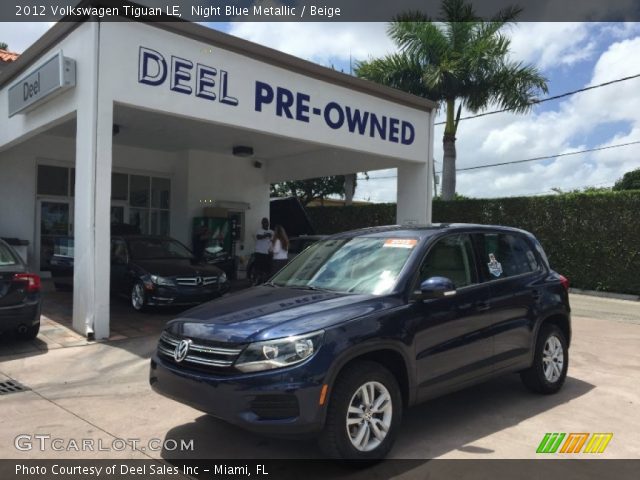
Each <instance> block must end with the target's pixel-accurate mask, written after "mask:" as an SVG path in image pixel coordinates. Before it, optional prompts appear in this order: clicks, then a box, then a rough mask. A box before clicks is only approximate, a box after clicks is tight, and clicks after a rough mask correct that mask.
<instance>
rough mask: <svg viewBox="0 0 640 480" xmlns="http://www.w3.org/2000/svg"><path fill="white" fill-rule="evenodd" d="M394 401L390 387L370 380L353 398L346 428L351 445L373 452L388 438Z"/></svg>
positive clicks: (363, 450) (362, 450)
mask: <svg viewBox="0 0 640 480" xmlns="http://www.w3.org/2000/svg"><path fill="white" fill-rule="evenodd" d="M392 415H393V404H392V401H391V395H390V394H389V390H387V388H386V387H385V386H384V385H383V384H382V383H380V382H367V383H365V384H364V385H362V386H360V388H358V389H357V390H356V392H355V393H354V394H353V397H351V401H350V402H349V408H348V410H347V418H346V428H347V435H348V437H349V440H350V441H351V444H352V445H353V446H354V447H355V448H356V449H357V450H359V451H361V452H370V451H371V450H374V449H376V448H377V447H378V446H380V444H381V443H382V442H383V441H384V439H385V438H386V436H387V434H388V433H389V429H390V427H391V418H392Z"/></svg>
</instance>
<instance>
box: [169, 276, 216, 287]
mask: <svg viewBox="0 0 640 480" xmlns="http://www.w3.org/2000/svg"><path fill="white" fill-rule="evenodd" d="M176 283H177V284H178V285H186V286H190V287H197V286H206V285H213V284H214V283H218V277H217V276H216V277H178V278H176Z"/></svg>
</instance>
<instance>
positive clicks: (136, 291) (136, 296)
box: [131, 282, 147, 312]
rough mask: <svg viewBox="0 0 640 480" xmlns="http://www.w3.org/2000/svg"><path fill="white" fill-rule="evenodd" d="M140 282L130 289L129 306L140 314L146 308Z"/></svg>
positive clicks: (142, 287)
mask: <svg viewBox="0 0 640 480" xmlns="http://www.w3.org/2000/svg"><path fill="white" fill-rule="evenodd" d="M146 295H147V294H146V292H145V291H144V285H143V284H142V282H136V283H134V284H133V287H131V306H132V307H133V309H134V310H135V311H136V312H142V311H144V309H145V308H146V306H147V296H146Z"/></svg>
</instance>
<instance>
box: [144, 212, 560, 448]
mask: <svg viewBox="0 0 640 480" xmlns="http://www.w3.org/2000/svg"><path fill="white" fill-rule="evenodd" d="M570 340H571V323H570V308H569V300H568V281H567V279H566V278H564V277H563V276H562V275H559V274H558V273H556V272H554V271H553V270H552V269H551V267H550V266H549V261H548V259H547V257H546V255H545V253H544V251H543V249H542V247H541V246H540V243H539V242H538V241H537V240H536V238H535V237H534V236H533V235H532V234H530V233H528V232H525V231H522V230H517V229H513V228H506V227H492V226H482V225H464V224H440V225H438V224H436V225H432V226H428V227H398V226H393V227H380V228H371V229H365V230H358V231H353V232H347V233H341V234H338V235H334V236H332V237H328V238H326V239H324V240H320V241H319V242H317V243H315V244H314V245H312V246H311V247H309V248H308V249H306V250H305V251H304V252H302V253H301V254H300V255H299V256H298V257H296V258H295V260H293V261H292V262H291V263H290V264H288V265H287V266H286V267H285V268H284V269H283V270H281V271H280V272H279V273H278V274H277V275H275V276H274V277H273V278H272V279H271V281H270V282H268V283H266V284H264V285H261V286H258V287H254V288H251V289H248V290H245V291H242V292H238V293H235V294H232V295H228V296H226V297H223V298H221V299H218V300H215V301H212V302H209V303H206V304H204V305H201V306H200V307H197V308H194V309H192V310H189V311H187V312H185V313H184V314H182V316H180V317H179V318H177V319H174V320H172V321H170V322H169V323H168V324H167V326H166V329H165V330H164V332H163V333H162V335H161V337H160V340H159V343H158V348H157V351H156V353H155V354H154V356H153V358H152V360H151V371H150V383H151V385H152V387H153V388H154V389H155V390H156V391H157V392H159V393H161V394H163V395H165V396H167V397H170V398H173V399H175V400H177V401H179V402H182V403H185V404H187V405H190V406H192V407H194V408H196V409H199V410H201V411H203V412H207V413H209V414H211V415H213V416H215V417H218V418H221V419H223V420H226V421H228V422H231V423H234V424H236V425H239V426H241V427H244V428H247V429H251V430H254V431H257V432H262V433H267V434H277V435H285V434H299V435H302V434H305V435H307V434H316V435H318V437H319V442H320V445H321V446H322V447H323V449H324V451H325V452H326V453H327V454H328V455H329V456H331V457H335V458H355V459H373V458H381V457H384V456H385V455H386V454H387V453H388V452H389V450H390V449H391V446H392V445H393V442H394V440H395V438H396V435H397V433H398V428H399V426H400V422H401V419H402V412H403V410H404V409H405V408H407V407H409V406H411V405H414V404H416V403H418V402H421V401H424V400H426V399H428V398H432V397H434V396H438V395H441V394H444V393H446V392H451V391H453V390H457V389H460V388H463V387H466V386H468V385H471V384H474V383H477V382H481V381H484V380H487V379H488V378H491V377H494V376H496V375H501V374H505V373H508V372H520V375H521V377H522V380H523V382H524V384H525V385H526V387H528V388H529V389H530V390H532V391H534V392H538V393H543V394H550V393H555V392H557V391H558V390H559V389H560V388H561V387H562V384H563V383H564V381H565V377H566V374H567V367H568V363H569V357H568V349H569V343H570Z"/></svg>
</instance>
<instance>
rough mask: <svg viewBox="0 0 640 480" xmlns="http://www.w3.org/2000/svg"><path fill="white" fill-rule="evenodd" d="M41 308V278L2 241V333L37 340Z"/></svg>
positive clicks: (0, 317) (0, 252)
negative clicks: (30, 270)
mask: <svg viewBox="0 0 640 480" xmlns="http://www.w3.org/2000/svg"><path fill="white" fill-rule="evenodd" d="M41 304H42V297H41V295H40V277H39V276H38V275H36V274H34V273H30V272H29V270H28V268H27V266H26V264H25V263H24V261H23V260H22V258H20V256H19V255H18V253H17V252H16V251H15V250H14V249H13V248H12V247H11V246H9V245H8V244H7V243H6V242H5V241H3V240H0V333H5V332H17V333H18V335H19V336H20V337H22V338H25V339H32V338H36V336H37V335H38V332H39V331H40V308H41Z"/></svg>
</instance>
